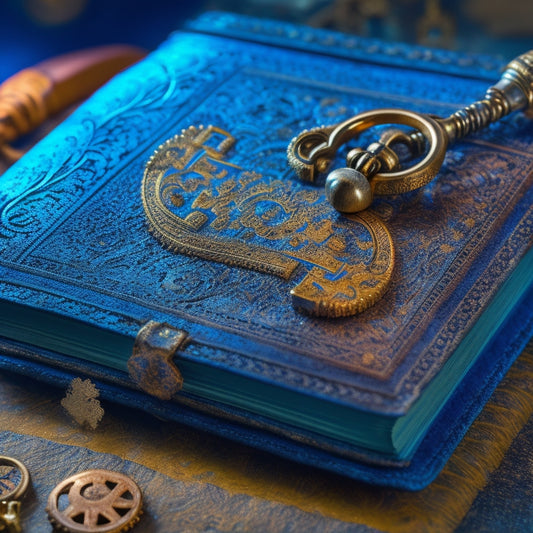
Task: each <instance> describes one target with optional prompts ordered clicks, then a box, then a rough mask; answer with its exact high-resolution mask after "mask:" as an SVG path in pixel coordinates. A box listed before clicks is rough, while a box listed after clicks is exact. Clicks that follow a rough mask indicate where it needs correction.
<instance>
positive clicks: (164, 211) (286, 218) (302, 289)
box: [142, 126, 394, 317]
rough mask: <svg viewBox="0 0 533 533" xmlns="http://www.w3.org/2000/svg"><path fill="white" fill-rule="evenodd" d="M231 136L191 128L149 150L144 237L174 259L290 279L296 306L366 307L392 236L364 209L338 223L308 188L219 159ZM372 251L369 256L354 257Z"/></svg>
mask: <svg viewBox="0 0 533 533" xmlns="http://www.w3.org/2000/svg"><path fill="white" fill-rule="evenodd" d="M234 145H235V139H234V138H233V137H232V136H231V134H230V133H228V132H226V131H224V130H222V129H220V128H217V127H213V126H209V127H207V128H203V127H194V126H191V127H190V128H189V129H187V130H184V131H183V132H182V133H181V134H180V135H176V136H175V137H173V138H172V139H169V140H168V141H166V142H165V143H163V144H162V145H161V146H160V147H159V148H158V149H157V150H156V152H155V153H154V154H153V156H152V157H151V159H150V160H149V162H148V164H147V165H146V170H145V174H144V178H143V183H142V200H143V205H144V210H145V214H146V218H147V221H148V226H149V229H150V231H151V233H152V234H153V235H154V236H155V238H156V239H158V240H159V241H160V242H161V244H162V245H163V246H165V247H166V248H168V249H169V250H172V251H173V252H176V253H182V254H188V255H194V256H197V257H200V258H203V259H207V260H210V261H216V262H220V263H224V264H227V265H232V266H236V267H241V268H248V269H252V270H255V271H257V272H263V273H266V274H269V275H274V276H278V277H281V278H283V279H286V280H289V278H291V276H296V272H297V267H300V269H298V271H299V270H301V269H302V268H303V269H305V271H306V274H305V277H304V278H303V279H302V280H301V282H300V283H298V284H297V285H296V286H295V287H294V288H293V289H292V290H291V291H290V293H291V298H292V303H293V305H294V307H295V308H297V309H298V310H303V311H305V312H308V313H310V314H313V315H317V316H327V317H339V316H348V315H352V314H355V313H358V312H361V311H363V310H364V309H366V308H367V307H369V306H371V305H373V304H374V302H375V301H376V300H378V299H379V298H380V297H381V296H382V295H383V293H384V292H385V290H386V288H387V286H388V284H389V282H390V278H391V275H392V270H393V262H394V257H393V244H392V240H391V236H390V234H389V232H388V230H387V228H386V227H385V225H384V224H383V222H382V221H381V220H380V219H379V217H378V216H377V215H375V214H373V213H372V212H371V211H366V212H364V213H360V214H358V215H350V216H349V217H348V218H349V220H347V219H346V218H345V219H343V221H342V222H339V221H338V219H336V217H335V216H333V217H332V216H329V215H328V210H329V207H328V204H327V201H326V199H325V198H324V197H323V194H322V192H321V191H319V190H318V189H316V188H314V187H308V188H302V187H295V186H294V184H292V183H291V182H290V181H285V180H280V179H275V178H270V179H265V178H264V177H263V176H262V175H260V174H258V173H255V172H249V171H246V170H245V169H242V168H240V167H239V166H237V165H234V164H233V163H231V162H230V161H228V160H226V155H227V153H228V152H229V151H230V150H231V149H232V148H233V146H234ZM370 249H371V250H372V253H371V254H370V260H367V261H362V260H361V258H360V255H361V253H358V252H363V251H365V250H370Z"/></svg>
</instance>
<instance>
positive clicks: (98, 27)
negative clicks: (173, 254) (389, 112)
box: [0, 0, 533, 80]
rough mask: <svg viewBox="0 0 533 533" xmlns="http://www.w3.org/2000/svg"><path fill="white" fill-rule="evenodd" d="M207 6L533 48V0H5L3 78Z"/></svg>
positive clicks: (509, 51)
mask: <svg viewBox="0 0 533 533" xmlns="http://www.w3.org/2000/svg"><path fill="white" fill-rule="evenodd" d="M208 9H217V10H222V11H232V12H235V13H241V14H245V15H252V16H256V17H269V18H273V19H278V20H284V21H289V22H294V23H299V24H310V25H313V26H318V27H322V28H329V29H333V30H339V31H344V32H347V33H351V34H354V35H359V36H362V37H370V38H376V39H382V40H384V41H389V42H391V41H392V42H404V43H409V44H420V45H424V46H431V47H439V48H448V49H453V50H460V51H462V52H474V53H489V54H492V55H497V56H499V57H500V58H501V59H503V60H505V59H511V58H513V57H515V56H517V55H519V54H520V53H522V52H524V51H525V50H530V49H532V48H533V2H532V1H531V0H525V1H524V0H507V1H505V2H502V1H501V0H291V1H287V0H248V1H247V2H243V1H242V0H198V1H197V2H189V1H187V0H151V1H150V2H146V1H145V0H128V2H127V3H126V2H124V0H0V80H3V79H5V78H6V77H8V76H9V75H11V74H13V73H14V72H15V71H17V70H20V69H22V68H24V67H27V66H29V65H31V64H33V63H37V62H39V61H42V60H44V59H46V58H49V57H52V56H54V55H59V54H63V53H65V52H69V51H72V50H77V49H80V48H86V47H92V46H98V45H102V44H109V43H125V44H133V45H137V46H140V47H143V48H146V49H153V48H155V47H156V46H157V45H158V44H159V43H160V42H162V41H163V40H164V39H165V37H166V36H167V35H168V34H169V33H171V32H172V31H173V30H175V29H176V28H179V27H180V26H182V25H183V23H184V22H185V21H186V20H187V19H189V18H191V17H195V16H198V15H199V14H200V13H202V12H203V11H206V10H208Z"/></svg>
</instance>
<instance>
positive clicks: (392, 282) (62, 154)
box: [0, 14, 533, 489]
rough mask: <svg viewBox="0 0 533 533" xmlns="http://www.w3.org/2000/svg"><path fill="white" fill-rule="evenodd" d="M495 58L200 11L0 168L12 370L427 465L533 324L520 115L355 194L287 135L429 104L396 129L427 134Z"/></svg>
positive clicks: (305, 449) (337, 455) (331, 465)
mask: <svg viewBox="0 0 533 533" xmlns="http://www.w3.org/2000/svg"><path fill="white" fill-rule="evenodd" d="M504 66H505V63H503V62H499V61H495V60H493V59H491V58H486V57H478V56H473V57H471V56H462V55H458V54H454V53H451V52H443V51H429V50H427V49H423V48H417V47H408V46H403V45H390V44H388V45H385V44H383V43H379V42H374V41H367V40H363V39H358V38H355V37H347V36H344V35H341V34H337V33H332V32H327V31H321V30H312V29H308V28H301V27H296V26H292V25H286V24H279V23H275V22H269V21H259V20H254V19H248V18H244V17H237V16H233V15H225V14H207V15H204V16H203V17H201V18H200V19H198V20H196V21H194V22H192V23H190V24H189V26H188V27H187V28H186V29H185V30H182V31H179V32H176V33H175V34H174V35H172V36H171V37H170V38H169V39H168V40H167V42H165V43H164V44H163V45H162V46H161V47H160V48H159V49H158V50H156V51H155V52H153V53H152V54H150V55H149V56H148V57H147V58H146V59H144V60H143V61H141V62H140V63H138V64H137V65H135V66H133V67H132V68H130V69H128V70H127V71H125V72H124V73H122V74H120V75H118V76H117V77H115V78H114V79H113V80H112V81H111V82H110V83H109V84H108V85H106V86H105V87H104V88H102V89H101V90H100V91H98V92H97V93H96V94H95V95H94V96H93V97H91V98H90V99H89V100H88V101H87V102H86V103H85V104H84V105H82V106H81V107H80V108H79V109H78V110H77V111H76V112H75V113H74V114H73V115H72V116H71V117H70V118H68V119H67V120H66V121H65V122H64V123H62V124H61V125H60V126H59V127H57V128H56V129H55V130H54V131H53V132H52V133H51V134H49V135H48V136H47V137H46V138H45V139H43V140H42V141H41V142H40V143H39V144H38V145H37V146H36V147H35V148H34V149H33V150H31V151H30V152H29V153H28V154H27V155H25V156H24V157H23V158H22V159H21V160H20V161H19V162H18V163H17V164H15V165H14V166H13V167H11V169H10V170H9V171H7V172H6V173H5V174H4V175H3V176H2V177H1V178H0V216H1V227H0V254H1V255H0V286H1V300H0V319H1V323H0V335H2V337H1V340H0V348H1V352H0V365H1V367H3V368H9V369H15V370H17V371H20V372H23V373H27V374H32V375H38V376H39V377H40V378H41V379H43V380H47V381H51V382H54V383H56V384H60V385H67V384H68V383H70V381H71V380H72V378H73V377H84V376H87V377H90V378H91V379H92V380H93V381H94V382H95V384H96V386H97V388H98V389H99V390H100V392H101V394H102V396H104V397H108V398H111V399H113V400H114V401H118V402H121V403H124V404H127V405H131V406H132V407H140V408H143V409H146V410H148V411H150V412H153V413H155V414H157V415H159V416H164V417H168V418H172V419H176V420H181V421H184V422H186V423H188V424H192V425H194V426H196V427H200V428H203V429H207V430H208V431H212V432H215V433H218V434H220V435H224V436H227V437H229V438H233V439H237V440H240V441H242V442H245V443H248V444H250V445H253V446H257V447H260V448H262V449H265V450H269V451H272V452H274V453H277V454H280V455H283V456H287V457H290V458H293V459H295V460H298V461H301V462H304V463H308V464H312V465H316V466H319V467H322V468H327V469H330V470H333V471H336V472H340V473H342V474H344V475H348V476H352V477H355V478H359V479H364V480H367V481H370V482H373V483H379V484H384V485H391V486H397V487H405V488H409V489H417V488H420V487H423V486H424V485H426V484H428V483H429V482H430V481H431V480H432V479H433V478H434V477H435V475H437V473H438V472H439V470H440V469H441V468H442V466H443V465H444V463H445V462H446V459H447V458H448V456H449V455H450V453H451V452H452V451H453V449H454V447H455V446H456V445H457V443H458V442H459V441H460V439H461V437H462V435H463V434H464V432H465V431H466V429H467V428H468V426H469V425H470V424H471V423H472V421H473V420H474V418H475V417H476V415H477V414H478V413H479V411H480V410H481V409H482V406H483V404H484V403H485V402H486V401H487V399H488V398H489V396H490V394H491V392H492V390H493V389H494V388H495V386H496V385H497V383H498V382H499V381H500V379H501V378H502V377H503V375H504V374H505V372H506V371H507V369H508V368H509V366H510V365H511V364H512V362H513V360H514V359H515V357H516V356H517V355H518V353H519V352H520V350H521V349H522V347H523V346H524V344H525V343H526V342H527V340H528V339H529V337H530V336H531V334H532V332H533V312H532V311H533V310H532V305H531V301H532V300H531V292H532V289H531V285H532V272H533V253H532V252H530V251H529V250H530V248H531V244H532V243H531V241H532V236H531V235H532V232H531V226H532V221H533V216H532V215H533V214H532V200H533V192H532V187H531V184H532V176H533V172H532V171H533V155H532V150H531V146H532V142H533V131H532V128H531V122H530V119H528V118H527V117H526V116H525V115H524V114H523V113H515V114H513V115H512V116H509V117H506V118H504V119H502V120H500V121H498V122H497V123H495V124H493V125H491V126H490V127H488V128H486V129H485V130H484V131H482V132H479V133H476V134H474V135H471V136H469V137H467V138H465V139H464V140H457V141H456V143H455V144H453V145H451V146H449V147H448V151H447V154H446V158H445V159H444V162H443V165H442V168H441V169H440V171H439V172H438V174H437V175H436V177H435V178H434V179H433V180H431V181H430V182H429V183H427V184H425V185H424V186H422V187H420V188H418V189H416V190H413V191H408V192H405V193H403V194H384V195H377V194H376V196H375V197H374V199H373V202H372V204H371V206H370V207H369V208H368V209H364V210H362V211H360V212H358V213H355V214H341V213H339V212H338V211H336V210H335V209H334V208H333V207H332V206H331V205H330V204H329V203H328V201H327V199H326V193H325V192H324V188H323V186H321V184H320V180H318V183H311V182H309V181H305V179H304V180H302V179H300V178H301V176H300V178H299V177H298V175H297V173H295V171H294V169H293V168H291V166H290V165H289V163H288V159H287V149H288V147H289V146H292V148H293V149H294V144H292V145H291V141H292V140H293V139H294V138H295V137H296V136H297V135H298V134H299V133H300V132H302V131H303V130H312V131H314V133H312V135H311V136H313V135H314V136H315V137H316V136H317V135H320V134H319V133H316V132H317V131H318V130H313V128H316V127H320V126H322V125H326V128H325V131H327V132H328V134H329V132H331V131H332V129H333V128H329V129H328V126H329V125H333V126H334V125H336V124H343V121H347V120H349V118H350V117H351V116H353V115H356V114H358V113H362V112H366V111H369V110H372V109H376V108H389V109H390V108H394V109H409V110H411V111H414V112H418V113H427V114H428V115H429V117H428V118H427V119H416V120H415V122H414V123H410V126H415V127H418V126H419V129H421V131H422V132H426V133H425V134H427V135H428V136H430V134H431V133H432V132H433V131H434V129H435V127H434V121H433V119H432V118H430V117H431V116H434V115H438V116H448V115H450V114H452V113H454V112H455V111H456V110H457V109H458V108H459V107H461V106H464V105H466V104H468V103H470V102H471V101H474V100H476V99H479V98H480V97H483V95H484V94H485V91H486V89H487V87H488V86H489V85H490V84H491V83H494V82H496V81H497V80H498V78H499V77H500V75H501V68H502V67H504ZM394 116H396V115H394ZM419 116H422V115H416V117H419ZM424 116H426V115H424ZM383 117H385V118H383V121H382V122H386V121H387V120H388V118H390V117H391V115H390V113H389V115H383ZM416 117H415V118H416ZM413 120H414V119H413ZM417 120H418V122H417ZM382 122H379V121H378V122H377V124H378V125H379V124H381V123H382ZM419 122H420V124H419ZM437 130H438V131H440V129H438V128H437ZM320 131H322V130H320ZM448 134H449V135H450V133H449V132H448ZM373 135H375V134H374V132H373V131H368V132H361V139H359V140H357V144H353V146H352V147H355V146H359V143H362V144H363V145H365V146H366V145H367V144H368V142H367V141H371V140H372V138H373V137H372V136H373ZM402 142H403V141H402ZM304 148H305V146H304ZM304 151H305V150H304ZM430 151H431V148H430ZM290 153H291V148H289V160H290ZM443 153H444V152H443ZM343 155H344V156H345V154H343V153H342V150H339V154H338V156H337V155H335V156H334V157H333V159H334V161H333V165H337V166H341V167H342V166H345V163H343V161H342V159H343ZM442 155H443V154H442ZM421 157H422V158H423V157H424V156H423V155H422V156H421ZM293 166H295V165H294V160H293ZM296 167H298V163H296ZM297 170H298V168H297ZM300 170H301V169H300ZM379 176H380V174H377V175H376V177H375V181H374V182H372V183H378V181H379ZM375 187H376V188H375V189H374V193H377V192H378V191H377V187H378V185H375ZM385 192H387V191H385ZM389 192H390V191H389Z"/></svg>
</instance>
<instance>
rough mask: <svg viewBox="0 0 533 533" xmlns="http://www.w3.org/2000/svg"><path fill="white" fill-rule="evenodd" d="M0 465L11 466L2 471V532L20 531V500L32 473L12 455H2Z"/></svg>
mask: <svg viewBox="0 0 533 533" xmlns="http://www.w3.org/2000/svg"><path fill="white" fill-rule="evenodd" d="M0 467H9V469H8V471H7V472H6V473H3V472H0V532H5V533H20V532H21V531H22V529H21V526H20V501H19V500H20V499H21V498H22V497H23V496H24V493H25V492H26V490H27V489H28V485H29V483H30V474H29V472H28V469H27V468H26V467H25V466H24V465H23V464H22V463H21V462H20V461H18V460H17V459H13V458H12V457H5V456H3V455H2V456H0ZM2 470H4V469H2ZM17 471H18V474H17Z"/></svg>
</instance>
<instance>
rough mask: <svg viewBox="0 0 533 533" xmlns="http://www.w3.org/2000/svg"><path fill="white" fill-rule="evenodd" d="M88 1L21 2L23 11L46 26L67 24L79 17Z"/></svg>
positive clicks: (24, 0)
mask: <svg viewBox="0 0 533 533" xmlns="http://www.w3.org/2000/svg"><path fill="white" fill-rule="evenodd" d="M88 1H89V0H23V2H22V4H23V7H24V11H25V12H26V13H27V14H28V15H29V16H30V17H31V18H32V19H33V20H34V21H35V22H36V23H37V24H43V25H46V26H56V25H59V24H67V23H68V22H70V21H72V20H74V19H75V18H77V17H79V16H80V15H81V14H82V13H83V11H84V9H85V7H86V6H87V2H88Z"/></svg>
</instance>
